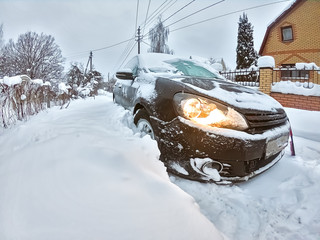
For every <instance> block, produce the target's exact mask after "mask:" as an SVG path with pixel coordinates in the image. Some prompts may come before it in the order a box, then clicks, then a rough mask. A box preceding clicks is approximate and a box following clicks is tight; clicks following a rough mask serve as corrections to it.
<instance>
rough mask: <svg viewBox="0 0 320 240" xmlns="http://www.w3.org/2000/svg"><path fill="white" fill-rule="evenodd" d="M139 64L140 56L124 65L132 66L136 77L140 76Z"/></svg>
mask: <svg viewBox="0 0 320 240" xmlns="http://www.w3.org/2000/svg"><path fill="white" fill-rule="evenodd" d="M138 65H139V60H138V57H134V58H132V59H131V60H130V61H129V62H128V63H127V64H126V65H125V66H124V67H125V68H130V69H131V70H132V74H133V76H134V77H136V76H138Z"/></svg>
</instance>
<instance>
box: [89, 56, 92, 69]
mask: <svg viewBox="0 0 320 240" xmlns="http://www.w3.org/2000/svg"><path fill="white" fill-rule="evenodd" d="M89 60H90V72H92V51H90V56H89Z"/></svg>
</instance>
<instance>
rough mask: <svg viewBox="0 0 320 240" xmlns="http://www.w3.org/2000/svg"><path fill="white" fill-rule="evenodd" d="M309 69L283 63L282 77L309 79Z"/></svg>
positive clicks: (284, 78) (287, 78)
mask: <svg viewBox="0 0 320 240" xmlns="http://www.w3.org/2000/svg"><path fill="white" fill-rule="evenodd" d="M308 78H309V71H307V70H298V69H296V67H295V64H282V68H281V79H283V80H307V79H308Z"/></svg>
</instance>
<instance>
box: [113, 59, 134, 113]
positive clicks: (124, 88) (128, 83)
mask: <svg viewBox="0 0 320 240" xmlns="http://www.w3.org/2000/svg"><path fill="white" fill-rule="evenodd" d="M138 66H139V61H138V57H137V56H136V57H134V58H133V59H131V60H130V61H129V62H128V63H127V64H126V65H125V67H124V68H125V69H131V71H132V75H133V80H120V81H119V83H118V85H117V87H118V88H120V89H121V90H119V91H121V94H120V95H121V105H123V106H124V107H125V108H131V107H133V104H134V102H133V101H134V99H135V94H136V92H137V88H138V87H139V86H138V85H137V84H134V81H135V78H136V77H137V75H138Z"/></svg>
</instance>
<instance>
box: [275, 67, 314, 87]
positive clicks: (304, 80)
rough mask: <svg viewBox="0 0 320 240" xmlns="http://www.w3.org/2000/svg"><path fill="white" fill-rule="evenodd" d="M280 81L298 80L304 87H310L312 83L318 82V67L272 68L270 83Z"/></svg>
mask: <svg viewBox="0 0 320 240" xmlns="http://www.w3.org/2000/svg"><path fill="white" fill-rule="evenodd" d="M281 81H291V82H299V83H301V84H302V85H303V86H304V87H305V88H312V87H313V86H314V84H320V69H319V68H318V67H315V66H312V67H310V68H308V67H306V66H304V67H300V68H299V67H297V66H295V67H282V68H274V69H273V75H272V84H273V85H274V84H275V83H278V82H281Z"/></svg>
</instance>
